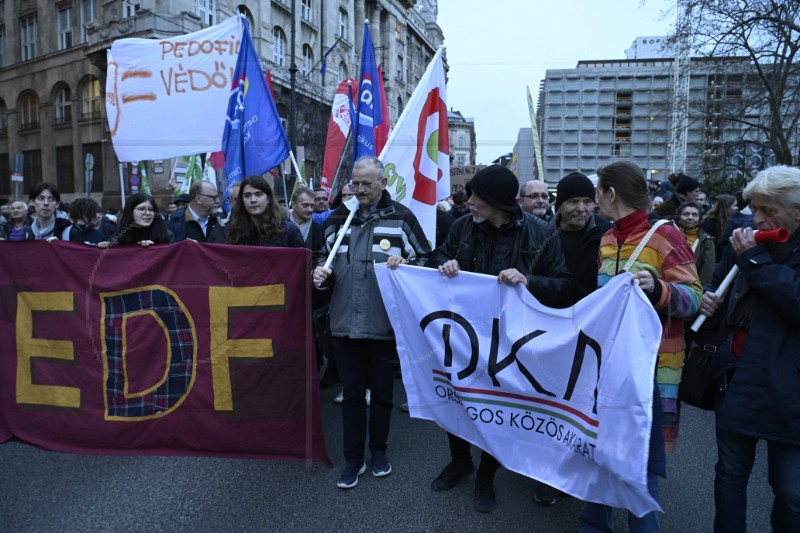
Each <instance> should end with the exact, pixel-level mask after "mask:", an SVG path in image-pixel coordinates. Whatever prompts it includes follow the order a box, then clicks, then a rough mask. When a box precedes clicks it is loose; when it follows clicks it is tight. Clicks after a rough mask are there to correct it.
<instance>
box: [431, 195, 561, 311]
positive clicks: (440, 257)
mask: <svg viewBox="0 0 800 533" xmlns="http://www.w3.org/2000/svg"><path fill="white" fill-rule="evenodd" d="M450 259H455V260H456V261H458V266H459V268H460V269H461V270H465V271H468V272H477V273H480V274H490V275H497V274H499V273H500V272H501V271H503V270H506V269H507V268H516V269H517V270H519V271H520V272H521V273H523V274H525V275H526V276H527V278H528V290H529V291H530V292H531V294H533V295H534V296H535V297H536V299H537V300H539V301H540V302H541V303H543V304H544V305H546V306H548V307H557V308H558V307H568V306H570V305H572V304H574V303H575V297H574V294H575V292H576V291H575V290H574V287H573V286H572V276H571V275H570V273H569V271H568V270H567V264H566V262H565V261H564V252H563V251H562V249H561V241H560V240H559V237H558V233H557V232H556V231H555V230H554V229H553V228H552V227H551V226H550V225H549V224H548V223H547V222H544V221H543V220H541V219H538V218H536V217H534V216H533V215H530V214H528V213H525V212H523V211H522V209H520V208H517V209H516V211H515V212H514V216H513V219H512V221H511V222H510V223H508V224H506V225H505V226H502V227H500V228H494V227H492V226H491V225H490V224H489V223H488V222H481V223H480V224H475V223H474V222H473V220H472V217H471V216H463V217H461V218H459V219H458V220H456V221H455V222H454V223H453V226H452V227H451V228H450V233H449V234H448V235H447V240H446V241H445V243H444V244H443V245H442V246H440V247H438V248H437V249H436V250H435V251H434V252H433V255H432V257H431V259H430V261H429V262H428V265H427V266H432V267H437V266H439V265H442V264H444V263H446V262H447V261H448V260H450Z"/></svg>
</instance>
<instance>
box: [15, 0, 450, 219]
mask: <svg viewBox="0 0 800 533" xmlns="http://www.w3.org/2000/svg"><path fill="white" fill-rule="evenodd" d="M293 8H294V11H293ZM237 13H242V14H244V16H245V17H246V18H247V20H248V23H249V26H250V28H251V33H252V36H253V41H254V43H255V46H256V49H257V51H258V53H259V56H260V57H261V60H262V65H263V66H264V69H265V70H268V71H269V72H270V75H271V77H272V82H273V88H274V92H275V100H276V105H277V107H278V111H279V114H280V115H281V117H282V118H283V119H284V120H285V125H286V126H287V132H288V133H289V134H290V137H293V141H294V144H295V146H296V147H303V148H304V149H303V150H302V152H304V154H305V163H304V164H305V169H304V170H305V174H306V176H307V177H318V176H319V172H320V170H321V168H322V156H323V153H324V149H325V137H326V134H327V127H328V118H329V116H330V106H331V102H332V100H333V95H334V92H335V90H336V87H337V86H338V84H339V82H340V81H341V80H342V79H345V78H347V77H351V78H354V79H355V78H358V74H359V68H360V60H361V58H360V55H361V40H362V34H363V23H364V20H369V22H370V32H371V34H372V39H373V44H374V47H375V55H376V59H377V61H378V62H379V63H381V64H383V72H384V74H383V77H384V85H385V91H386V97H387V102H388V106H389V112H390V117H391V119H392V121H393V122H394V121H396V120H397V117H398V116H399V114H400V113H401V112H402V109H403V106H404V105H405V103H407V102H408V99H409V98H410V96H411V94H412V93H413V91H414V88H415V87H416V85H417V82H418V81H419V79H420V78H421V77H422V74H423V73H424V71H425V68H426V66H427V64H428V62H429V61H430V60H431V58H432V57H433V55H434V53H435V51H436V49H437V48H438V47H439V46H440V45H441V44H442V42H443V40H444V37H443V35H442V31H441V29H440V28H439V26H438V24H437V23H436V17H437V14H438V8H437V2H436V0H419V1H414V0H257V1H248V2H247V3H245V2H241V1H238V2H237V1H225V0H136V1H135V2H134V1H133V0H65V1H60V2H59V1H51V0H0V203H3V202H4V201H5V200H7V199H9V198H11V197H13V196H14V195H15V191H17V190H18V191H19V194H20V196H21V197H22V196H27V191H28V189H29V188H30V186H31V185H32V184H33V183H36V182H39V181H42V180H46V181H52V182H54V183H56V184H57V185H58V187H59V189H60V190H61V191H62V192H63V193H64V198H65V199H66V200H70V199H71V198H73V197H75V196H83V195H85V194H86V191H87V187H88V190H90V191H91V193H92V195H93V197H95V198H96V199H98V201H102V203H103V205H106V206H119V205H120V203H121V199H120V195H121V193H124V194H128V193H129V192H130V189H129V188H128V187H129V186H128V184H127V183H125V180H126V178H127V173H128V171H127V169H126V168H125V167H124V166H122V165H120V164H119V161H118V160H117V158H116V155H115V153H114V150H113V147H112V145H111V142H110V136H109V131H108V123H107V121H106V115H105V106H104V105H103V104H104V98H105V76H106V50H108V49H109V48H110V47H111V44H112V43H113V42H114V41H115V40H116V39H122V38H129V37H136V38H149V39H157V38H170V37H175V36H178V35H182V34H186V33H190V32H194V31H197V30H200V29H202V28H204V27H207V26H209V25H213V24H216V23H217V22H218V21H222V20H225V19H226V18H228V17H230V16H234V15H236V14H237ZM292 26H294V31H292ZM292 43H294V46H293V47H292ZM334 43H335V44H336V46H335V47H334V48H333V50H332V51H331V52H330V53H329V54H328V57H327V61H326V67H327V68H326V72H325V74H321V73H320V65H321V61H322V58H323V56H324V54H325V52H326V51H328V50H329V49H330V48H331V46H332V45H334ZM293 66H294V67H295V68H296V70H294V72H295V87H296V90H295V97H296V106H295V109H296V121H295V124H296V127H295V132H294V134H293V132H292V131H290V129H289V128H288V126H289V125H290V123H291V121H290V110H291V100H292V98H291V91H290V88H291V77H292V70H293ZM154 131H157V125H154ZM17 154H22V161H23V168H22V175H23V179H24V181H23V182H21V183H18V184H14V183H12V182H11V179H10V175H11V174H12V172H13V171H14V170H15V168H14V167H15V166H16V164H17V162H18V161H19V159H20V158H18V157H17ZM87 154H88V155H91V157H90V158H89V161H88V162H89V163H92V165H91V169H90V170H91V173H90V175H91V177H92V179H91V182H88V181H87V180H86V177H87V172H86V171H87V169H89V167H88V166H87ZM147 164H148V170H149V177H150V183H151V186H152V187H153V190H154V194H155V195H156V196H163V197H165V198H166V197H167V196H169V195H170V194H171V191H170V190H169V187H168V182H169V177H170V174H171V170H172V167H173V165H174V161H172V160H167V161H153V162H148V163H147ZM122 187H125V190H124V191H123V190H122Z"/></svg>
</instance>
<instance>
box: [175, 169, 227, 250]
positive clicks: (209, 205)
mask: <svg viewBox="0 0 800 533" xmlns="http://www.w3.org/2000/svg"><path fill="white" fill-rule="evenodd" d="M217 202H218V198H217V188H216V187H215V186H214V184H213V183H211V182H210V181H195V182H194V183H192V185H191V186H190V187H189V203H188V204H187V205H186V206H185V207H180V208H178V209H177V210H176V211H175V212H174V213H172V214H171V215H170V216H169V221H168V222H167V228H168V229H169V231H171V232H172V234H173V235H175V242H180V241H184V240H186V239H192V240H194V241H197V242H212V243H216V244H225V243H226V242H227V240H226V239H225V232H224V230H223V227H222V224H220V223H219V221H218V220H217V217H216V216H215V214H214V213H215V212H216V208H217Z"/></svg>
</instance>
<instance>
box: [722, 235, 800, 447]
mask: <svg viewBox="0 0 800 533" xmlns="http://www.w3.org/2000/svg"><path fill="white" fill-rule="evenodd" d="M736 264H737V265H738V267H739V268H740V269H741V273H740V274H739V277H738V278H737V279H736V281H735V282H734V284H733V286H732V287H731V289H730V291H729V292H730V302H729V306H728V310H729V312H730V310H731V309H733V306H734V305H735V303H736V301H737V300H738V299H739V298H741V297H742V296H743V295H744V294H745V292H746V291H754V292H755V294H756V295H757V297H758V298H757V302H756V305H755V311H754V313H753V318H752V322H751V324H750V329H749V330H748V333H747V340H746V341H745V343H744V347H743V350H742V357H741V359H740V360H739V361H738V362H736V361H735V359H734V356H733V355H732V354H731V351H730V344H731V337H732V335H728V339H726V341H725V342H723V344H722V345H721V346H720V349H719V350H718V351H717V357H716V359H715V369H716V372H717V374H718V375H722V374H725V373H726V372H729V371H730V370H733V369H734V368H735V370H734V371H733V376H732V377H730V379H729V380H728V388H727V390H726V391H725V392H724V394H723V395H721V398H720V399H719V402H718V406H717V426H718V427H719V428H721V429H724V430H727V431H734V432H737V433H742V434H745V435H750V436H752V437H757V438H761V439H765V440H767V441H771V442H779V443H783V444H788V445H791V446H800V248H796V249H795V250H794V251H793V252H792V254H791V255H790V256H789V258H788V259H787V261H786V262H785V263H783V264H780V263H775V262H774V261H773V260H772V257H771V256H770V254H769V252H768V250H767V248H766V247H765V246H756V247H755V248H751V249H750V250H747V251H745V252H743V253H742V254H740V255H739V256H738V257H737V258H736Z"/></svg>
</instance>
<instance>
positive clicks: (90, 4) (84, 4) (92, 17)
mask: <svg viewBox="0 0 800 533" xmlns="http://www.w3.org/2000/svg"><path fill="white" fill-rule="evenodd" d="M95 21H97V0H81V42H82V43H86V42H89V29H88V27H89V25H90V24H91V23H93V22H95Z"/></svg>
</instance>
